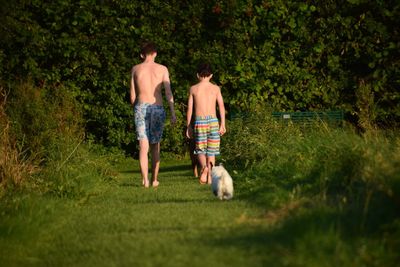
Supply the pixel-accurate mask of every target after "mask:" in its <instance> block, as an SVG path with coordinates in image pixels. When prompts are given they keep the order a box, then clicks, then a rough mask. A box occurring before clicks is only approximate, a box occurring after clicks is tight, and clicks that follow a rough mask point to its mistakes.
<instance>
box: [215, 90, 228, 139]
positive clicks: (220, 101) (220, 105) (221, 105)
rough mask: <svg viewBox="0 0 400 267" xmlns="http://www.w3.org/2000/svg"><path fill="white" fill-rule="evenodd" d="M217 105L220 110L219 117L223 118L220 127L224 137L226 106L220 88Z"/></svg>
mask: <svg viewBox="0 0 400 267" xmlns="http://www.w3.org/2000/svg"><path fill="white" fill-rule="evenodd" d="M217 104H218V109H219V115H220V118H221V125H220V126H219V133H220V134H221V135H223V134H224V133H226V128H225V105H224V99H223V98H222V94H221V89H220V88H219V87H218V93H217Z"/></svg>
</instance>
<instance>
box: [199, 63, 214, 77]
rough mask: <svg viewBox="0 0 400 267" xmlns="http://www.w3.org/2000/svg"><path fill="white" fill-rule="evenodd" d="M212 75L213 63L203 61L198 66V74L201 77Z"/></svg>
mask: <svg viewBox="0 0 400 267" xmlns="http://www.w3.org/2000/svg"><path fill="white" fill-rule="evenodd" d="M210 75H212V69H211V65H210V64H208V63H201V64H200V65H199V66H198V67H197V76H198V77H199V78H206V77H209V76H210Z"/></svg>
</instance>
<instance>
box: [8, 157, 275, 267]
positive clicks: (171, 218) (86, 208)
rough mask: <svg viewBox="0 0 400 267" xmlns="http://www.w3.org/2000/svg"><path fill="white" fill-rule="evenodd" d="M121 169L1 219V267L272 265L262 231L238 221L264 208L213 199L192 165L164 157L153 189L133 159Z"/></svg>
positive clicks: (40, 199)
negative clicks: (76, 194)
mask: <svg viewBox="0 0 400 267" xmlns="http://www.w3.org/2000/svg"><path fill="white" fill-rule="evenodd" d="M118 169H119V175H118V177H117V178H116V179H115V180H114V181H111V182H110V181H108V182H107V181H101V182H96V183H94V184H95V185H94V186H92V187H91V189H90V190H89V191H90V194H88V195H87V196H86V197H84V198H82V199H78V200H76V199H74V200H70V199H58V198H49V197H47V198H46V197H40V196H36V197H35V196H30V197H29V199H24V200H21V205H20V208H19V210H17V211H16V212H15V215H7V216H5V215H4V214H3V216H2V218H3V219H4V221H3V222H1V223H0V226H1V229H0V253H1V256H0V263H1V262H3V263H4V264H0V265H1V266H58V267H60V266H188V265H190V266H191V267H194V266H262V265H264V264H265V263H266V262H271V261H272V260H273V259H271V256H272V255H269V254H268V251H265V248H266V247H265V246H266V245H267V244H268V240H267V239H266V237H265V236H266V235H265V234H264V231H265V229H264V228H263V226H260V225H258V226H254V225H253V226H252V225H251V224H247V223H242V222H241V220H240V218H241V217H242V216H243V215H246V216H256V215H257V214H259V213H260V212H261V211H260V210H259V209H258V208H256V207H252V206H249V204H248V203H246V202H244V201H241V200H240V199H237V198H234V199H233V200H232V201H229V202H222V201H219V200H218V199H216V198H215V197H214V196H213V195H212V193H211V190H210V187H209V186H201V185H199V184H198V182H197V180H196V179H194V178H193V177H192V175H191V171H190V167H189V162H188V161H187V160H169V161H168V160H165V159H164V160H163V161H162V164H161V170H160V177H159V178H160V186H159V187H158V188H156V189H154V188H149V189H144V188H143V187H142V186H141V179H140V172H139V168H138V163H137V162H136V161H133V160H129V161H126V162H124V163H123V164H121V165H120V166H118ZM90 179H96V178H95V177H91V178H90ZM275 252H276V251H275ZM275 254H276V253H275ZM275 256H279V255H275Z"/></svg>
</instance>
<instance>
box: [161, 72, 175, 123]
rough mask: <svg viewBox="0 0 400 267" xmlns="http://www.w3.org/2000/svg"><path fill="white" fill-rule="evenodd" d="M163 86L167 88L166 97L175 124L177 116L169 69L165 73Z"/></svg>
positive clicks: (172, 121)
mask: <svg viewBox="0 0 400 267" xmlns="http://www.w3.org/2000/svg"><path fill="white" fill-rule="evenodd" d="M163 85H164V88H165V97H166V99H167V101H168V106H169V110H170V111H171V123H172V124H175V122H176V115H175V108H174V96H173V95H172V90H171V82H170V79H169V73H168V69H166V70H165V73H164V77H163Z"/></svg>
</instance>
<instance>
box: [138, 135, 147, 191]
mask: <svg viewBox="0 0 400 267" xmlns="http://www.w3.org/2000/svg"><path fill="white" fill-rule="evenodd" d="M148 153H149V141H148V140H147V139H140V140H139V165H140V173H141V174H142V184H143V185H144V187H149V178H148V172H149V171H148V168H149V159H148Z"/></svg>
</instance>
